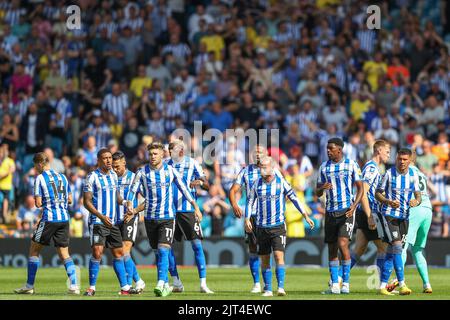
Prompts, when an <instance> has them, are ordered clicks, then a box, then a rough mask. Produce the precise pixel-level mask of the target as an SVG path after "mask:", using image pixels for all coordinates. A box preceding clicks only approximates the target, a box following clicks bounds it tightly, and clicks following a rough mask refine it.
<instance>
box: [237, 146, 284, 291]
mask: <svg viewBox="0 0 450 320" xmlns="http://www.w3.org/2000/svg"><path fill="white" fill-rule="evenodd" d="M265 156H267V149H266V148H265V147H264V146H262V145H256V146H255V148H254V150H253V152H252V160H253V161H254V163H252V164H250V165H248V166H247V167H245V168H243V169H242V170H241V171H240V172H239V174H238V176H237V177H236V180H235V181H234V183H233V185H232V186H231V189H230V203H231V206H232V207H233V211H234V215H235V216H236V217H237V218H241V217H242V216H243V213H242V210H241V208H240V207H239V205H238V201H237V199H236V194H237V193H238V192H239V190H240V189H241V188H242V187H243V186H245V191H246V194H247V201H248V197H249V194H250V190H251V189H252V187H253V185H254V183H255V182H256V180H258V179H259V178H260V177H261V173H260V167H261V159H262V158H263V157H265ZM275 174H276V175H277V176H279V177H282V174H281V172H280V171H279V170H278V169H275ZM256 213H257V212H256V202H255V204H254V207H253V208H252V211H251V216H250V222H251V223H252V230H253V231H252V232H250V233H248V232H246V233H245V242H247V244H248V249H249V256H250V257H249V261H248V264H249V267H250V272H251V274H252V277H253V288H252V290H251V291H250V292H251V293H261V283H260V280H259V269H260V261H259V256H258V249H257V242H256V236H255V233H254V232H255V231H256Z"/></svg>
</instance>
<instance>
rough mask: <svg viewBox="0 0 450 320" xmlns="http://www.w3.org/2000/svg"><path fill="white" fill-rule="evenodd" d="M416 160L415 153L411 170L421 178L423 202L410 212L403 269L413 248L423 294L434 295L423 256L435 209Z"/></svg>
mask: <svg viewBox="0 0 450 320" xmlns="http://www.w3.org/2000/svg"><path fill="white" fill-rule="evenodd" d="M415 158H416V155H415V153H414V154H413V160H412V161H411V165H410V168H411V169H412V170H413V171H414V173H416V174H417V176H418V178H419V189H420V193H421V197H422V202H421V203H420V205H418V206H417V207H413V208H411V209H410V210H409V226H408V234H407V235H406V243H405V246H404V247H403V251H402V261H403V267H405V263H406V256H407V250H408V247H409V246H411V251H412V254H413V257H414V262H415V264H416V267H417V270H418V271H419V274H420V277H421V278H422V283H423V293H433V289H432V288H431V284H430V280H429V277H428V265H427V260H426V259H425V257H424V255H423V250H424V249H425V246H426V243H427V237H428V231H429V230H430V226H431V220H432V218H433V208H432V205H431V201H430V196H429V195H428V183H427V176H426V175H425V174H423V172H422V171H420V170H419V168H417V167H416V166H415V165H414V162H415ZM398 285H399V282H398V280H397V279H395V280H394V281H393V282H392V284H389V285H387V289H388V291H391V292H392V291H393V290H394V288H395V287H396V286H398Z"/></svg>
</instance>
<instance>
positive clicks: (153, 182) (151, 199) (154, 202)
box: [127, 162, 194, 220]
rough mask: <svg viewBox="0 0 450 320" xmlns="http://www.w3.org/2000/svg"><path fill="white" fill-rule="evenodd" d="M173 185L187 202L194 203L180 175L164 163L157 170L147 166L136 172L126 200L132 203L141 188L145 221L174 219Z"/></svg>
mask: <svg viewBox="0 0 450 320" xmlns="http://www.w3.org/2000/svg"><path fill="white" fill-rule="evenodd" d="M173 183H175V184H176V185H177V187H178V189H179V190H180V191H181V193H182V194H183V196H184V197H186V198H187V200H188V201H194V199H193V198H192V195H191V193H190V192H189V190H188V188H187V186H186V185H185V184H184V182H183V178H182V177H181V176H180V174H179V173H178V172H177V171H176V170H175V169H174V168H173V167H172V166H170V165H168V164H167V163H166V162H164V163H163V164H162V167H161V168H160V169H159V170H155V169H152V168H151V167H150V165H149V164H147V165H145V166H144V167H142V168H140V169H139V170H138V172H136V176H135V177H134V180H133V183H132V185H131V190H130V192H129V193H128V197H127V200H128V201H133V200H134V198H135V195H136V192H137V191H138V190H139V187H140V186H142V187H141V191H142V193H143V196H144V198H145V212H146V216H145V219H146V220H168V219H174V217H175V206H174V196H173Z"/></svg>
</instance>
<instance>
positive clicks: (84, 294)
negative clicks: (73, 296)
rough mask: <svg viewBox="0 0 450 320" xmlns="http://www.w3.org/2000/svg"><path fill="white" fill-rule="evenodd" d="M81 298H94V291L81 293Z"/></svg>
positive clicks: (88, 290) (89, 290)
mask: <svg viewBox="0 0 450 320" xmlns="http://www.w3.org/2000/svg"><path fill="white" fill-rule="evenodd" d="M83 296H86V297H92V296H95V290H92V289H87V290H86V292H85V293H83Z"/></svg>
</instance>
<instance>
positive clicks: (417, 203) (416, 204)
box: [409, 199, 419, 208]
mask: <svg viewBox="0 0 450 320" xmlns="http://www.w3.org/2000/svg"><path fill="white" fill-rule="evenodd" d="M418 205H419V201H417V200H416V199H411V200H410V201H409V206H410V207H411V208H414V207H417V206H418Z"/></svg>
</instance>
